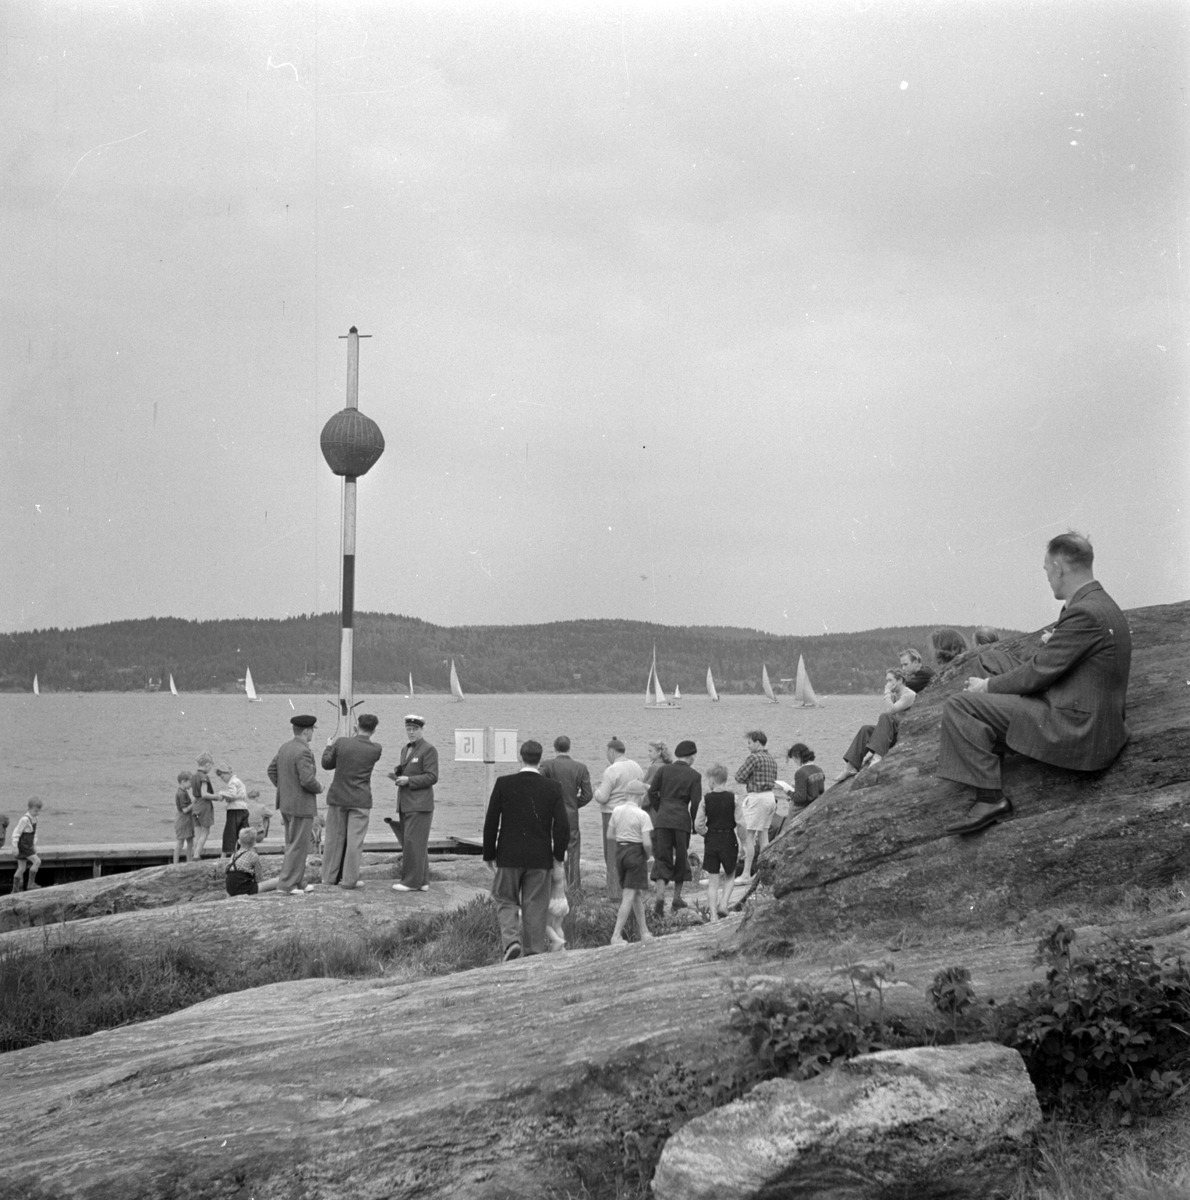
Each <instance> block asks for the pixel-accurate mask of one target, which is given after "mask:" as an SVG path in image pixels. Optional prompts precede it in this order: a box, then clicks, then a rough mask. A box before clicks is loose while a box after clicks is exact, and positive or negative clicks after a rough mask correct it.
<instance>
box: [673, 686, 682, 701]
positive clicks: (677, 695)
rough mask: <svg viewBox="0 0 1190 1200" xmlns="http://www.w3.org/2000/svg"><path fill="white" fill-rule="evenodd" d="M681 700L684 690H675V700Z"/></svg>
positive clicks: (678, 688) (677, 688)
mask: <svg viewBox="0 0 1190 1200" xmlns="http://www.w3.org/2000/svg"><path fill="white" fill-rule="evenodd" d="M681 698H682V689H681V688H680V687H676V688H674V699H675V700H681Z"/></svg>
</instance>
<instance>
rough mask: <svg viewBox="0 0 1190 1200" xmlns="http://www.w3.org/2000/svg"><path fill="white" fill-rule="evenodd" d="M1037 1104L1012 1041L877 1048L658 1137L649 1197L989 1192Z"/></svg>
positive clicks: (978, 1199) (819, 1198) (776, 1083)
mask: <svg viewBox="0 0 1190 1200" xmlns="http://www.w3.org/2000/svg"><path fill="white" fill-rule="evenodd" d="M1040 1124H1041V1109H1040V1108H1039V1106H1038V1104H1037V1096H1036V1094H1035V1093H1034V1090H1033V1085H1032V1083H1030V1082H1029V1076H1028V1075H1027V1074H1026V1072H1025V1064H1024V1062H1023V1061H1022V1060H1021V1056H1020V1055H1019V1054H1017V1052H1016V1051H1015V1050H1008V1049H1005V1047H1003V1046H997V1045H992V1044H990V1043H986V1042H984V1043H979V1044H975V1045H962V1046H951V1047H947V1048H941V1047H937V1046H933V1047H921V1048H918V1049H913V1050H884V1051H882V1052H880V1053H878V1054H865V1055H862V1056H861V1057H859V1058H853V1059H851V1060H850V1061H849V1062H845V1063H843V1064H841V1065H840V1066H839V1067H837V1068H836V1069H835V1070H833V1071H829V1072H827V1073H826V1074H824V1075H820V1076H818V1077H817V1078H816V1079H812V1080H810V1081H808V1082H799V1081H797V1080H791V1079H775V1080H772V1081H770V1082H769V1083H762V1084H760V1085H759V1086H758V1087H756V1088H755V1089H754V1090H753V1091H751V1092H750V1093H749V1094H748V1095H747V1096H745V1097H744V1099H742V1100H738V1101H736V1102H735V1103H734V1104H729V1105H726V1106H725V1107H723V1108H718V1109H715V1110H714V1111H713V1112H710V1113H708V1114H707V1115H705V1116H702V1117H698V1118H696V1119H695V1120H693V1121H691V1122H690V1123H689V1124H688V1125H685V1126H684V1127H683V1128H681V1129H679V1130H678V1132H677V1133H676V1134H675V1135H674V1136H673V1137H672V1138H670V1139H669V1141H668V1142H667V1143H666V1146H665V1149H664V1151H663V1152H662V1155H661V1161H660V1163H659V1164H658V1166H657V1173H656V1175H655V1176H654V1177H653V1194H654V1196H656V1197H657V1200H778V1198H779V1197H788V1198H790V1200H792V1198H794V1197H796V1198H797V1200H891V1198H892V1197H901V1196H914V1197H917V1198H919V1200H951V1198H954V1200H960V1198H962V1200H991V1197H994V1196H997V1195H999V1196H1006V1195H1007V1194H1008V1193H1009V1191H1010V1190H1011V1187H1012V1184H1013V1181H1014V1176H1015V1175H1016V1172H1017V1168H1018V1167H1019V1166H1020V1164H1021V1159H1022V1157H1023V1155H1024V1152H1025V1150H1026V1149H1027V1147H1028V1144H1029V1136H1030V1134H1031V1133H1032V1132H1033V1130H1035V1129H1036V1128H1037V1126H1038V1125H1040Z"/></svg>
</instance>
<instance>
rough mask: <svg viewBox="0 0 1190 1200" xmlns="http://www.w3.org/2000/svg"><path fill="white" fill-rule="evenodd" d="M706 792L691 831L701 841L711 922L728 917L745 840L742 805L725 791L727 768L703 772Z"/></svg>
mask: <svg viewBox="0 0 1190 1200" xmlns="http://www.w3.org/2000/svg"><path fill="white" fill-rule="evenodd" d="M705 778H706V781H707V787H706V791H705V792H703V794H702V800H701V801H700V803H699V805H698V816H697V817H695V818H694V832H695V833H701V834H702V838H703V847H702V853H703V864H704V865H705V867H706V869H707V874H708V875H709V876H710V880H709V882H708V883H707V907H708V908H709V909H710V913H711V920H712V921H717V920H719V918H720V917H725V916H727V910H728V908H729V907H730V905H731V889H732V888H733V887H734V886H735V872H736V866H737V865H738V864H739V861H740V842H741V841H742V840H743V838H744V834H745V829H744V806H743V804H742V803H741V801H740V798H739V796H737V795H736V794H735V793H734V792H729V791H726V790H725V789H724V785H725V784H726V783H727V768H726V767H725V766H723V765H722V764H721V763H712V764H711V765H710V766H709V767H707V769H706V775H705ZM720 870H722V871H723V874H724V875H725V876H726V881H725V882H724V885H723V900H722V902H720V900H719V872H720Z"/></svg>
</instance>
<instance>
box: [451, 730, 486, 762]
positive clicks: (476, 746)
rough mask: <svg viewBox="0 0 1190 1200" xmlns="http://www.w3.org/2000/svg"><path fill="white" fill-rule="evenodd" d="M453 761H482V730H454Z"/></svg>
mask: <svg viewBox="0 0 1190 1200" xmlns="http://www.w3.org/2000/svg"><path fill="white" fill-rule="evenodd" d="M455 762H483V730H482V729H456V730H455Z"/></svg>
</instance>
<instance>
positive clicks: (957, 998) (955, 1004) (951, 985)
mask: <svg viewBox="0 0 1190 1200" xmlns="http://www.w3.org/2000/svg"><path fill="white" fill-rule="evenodd" d="M928 995H929V997H930V1000H931V1002H932V1003H933V1005H934V1007H935V1008H936V1009H937V1010H938V1011H939V1012H940V1013H941V1014H942V1015H943V1016H944V1017H947V1018H949V1020H950V1036H951V1040H952V1041H955V1042H957V1041H958V1040H959V1022H960V1020H961V1019H962V1018H963V1016H964V1015H966V1012H967V1009H969V1008H970V1007H971V1004H972V1002H973V1001H974V1000H975V989H974V988H973V987H972V986H971V972H970V971H968V970H967V968H966V967H946V968H945V969H944V970H941V971H939V972H938V974H937V975H935V976H934V982H933V983H931V984H930V988H929V992H928Z"/></svg>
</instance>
